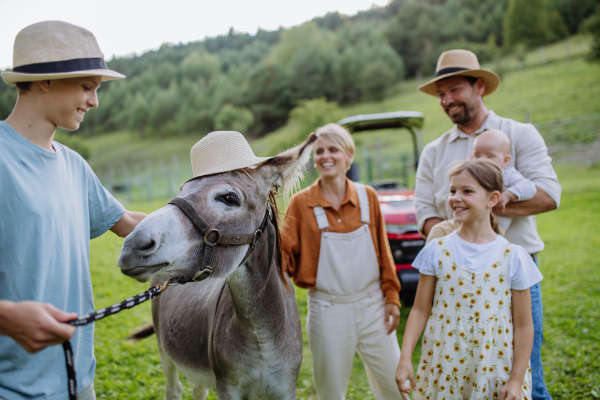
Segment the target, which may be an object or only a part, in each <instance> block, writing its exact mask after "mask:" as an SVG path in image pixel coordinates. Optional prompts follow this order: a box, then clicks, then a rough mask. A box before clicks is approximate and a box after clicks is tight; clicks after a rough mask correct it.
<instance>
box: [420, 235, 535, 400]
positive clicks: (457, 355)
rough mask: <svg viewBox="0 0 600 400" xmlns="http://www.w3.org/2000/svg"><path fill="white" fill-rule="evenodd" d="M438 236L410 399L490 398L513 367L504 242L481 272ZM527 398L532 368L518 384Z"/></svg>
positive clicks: (509, 248) (497, 393)
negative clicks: (430, 298)
mask: <svg viewBox="0 0 600 400" xmlns="http://www.w3.org/2000/svg"><path fill="white" fill-rule="evenodd" d="M444 240H445V238H442V239H439V240H438V251H439V267H438V268H439V271H438V274H437V284H436V288H435V296H434V299H433V307H432V310H431V313H430V315H429V319H428V321H427V326H426V327H425V331H424V334H423V347H422V350H421V362H420V364H419V367H418V368H417V371H416V374H415V379H416V382H417V390H416V391H414V392H413V399H426V400H451V399H469V400H475V399H477V400H492V399H498V398H499V396H500V390H501V389H502V386H504V384H506V382H507V381H508V378H509V377H510V374H511V372H512V360H513V325H512V307H511V298H512V294H511V288H510V278H509V277H507V275H508V263H509V259H510V253H511V251H512V248H513V245H512V244H510V243H507V245H506V246H505V247H503V251H501V252H499V254H497V255H496V256H495V257H494V259H493V260H491V262H490V265H489V267H488V268H486V269H485V270H484V271H483V272H480V273H472V272H470V271H467V270H465V269H462V268H461V267H460V266H459V265H457V264H456V263H455V262H454V259H453V257H452V254H450V252H449V251H448V247H447V246H445V245H444ZM522 396H523V399H524V400H528V399H531V369H530V368H529V367H528V368H527V372H526V374H525V380H524V384H523V389H522Z"/></svg>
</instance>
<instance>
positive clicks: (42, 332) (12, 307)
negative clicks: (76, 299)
mask: <svg viewBox="0 0 600 400" xmlns="http://www.w3.org/2000/svg"><path fill="white" fill-rule="evenodd" d="M75 318H77V314H75V313H67V312H64V311H61V310H59V309H57V308H55V307H54V306H52V305H51V304H47V303H36V302H33V301H22V302H18V303H15V302H12V301H8V300H2V301H0V335H4V336H9V337H11V338H12V339H13V340H14V341H15V342H17V343H18V344H19V345H21V346H22V347H23V348H24V349H25V350H27V351H28V352H29V353H37V352H38V351H40V350H43V349H45V348H46V347H48V346H52V345H55V344H60V343H63V342H64V341H65V340H69V339H71V337H72V336H73V334H74V333H75V330H76V329H77V328H76V327H74V326H71V325H69V324H65V323H64V322H66V321H70V320H72V319H75Z"/></svg>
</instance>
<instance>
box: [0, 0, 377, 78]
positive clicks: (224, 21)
mask: <svg viewBox="0 0 600 400" xmlns="http://www.w3.org/2000/svg"><path fill="white" fill-rule="evenodd" d="M387 3H388V0H302V1H289V0H215V1H207V0H198V1H191V0H189V1H182V0H162V1H154V0H146V1H142V0H103V1H72V0H0V5H1V9H2V11H1V13H0V70H1V69H6V68H11V67H12V49H13V43H14V39H15V36H16V35H17V33H18V32H19V31H20V30H21V29H23V28H24V27H26V26H27V25H30V24H33V23H35V22H39V21H44V20H61V21H66V22H70V23H73V24H75V25H79V26H82V27H84V28H87V29H89V30H90V31H92V32H93V33H94V35H95V36H96V38H97V39H98V43H99V44H100V48H101V49H102V51H103V52H104V55H105V58H106V60H110V59H111V58H112V57H113V55H117V56H123V55H129V54H133V53H137V54H141V53H143V52H144V51H146V50H152V49H157V48H158V47H159V46H160V45H161V44H162V43H164V42H170V43H180V42H183V43H188V42H193V41H196V40H202V39H204V38H205V37H214V36H217V35H221V34H226V33H227V32H228V31H229V28H230V27H233V28H234V29H235V30H236V31H238V32H248V33H250V34H254V33H256V31H257V29H258V28H262V29H265V30H275V29H278V28H279V27H280V26H283V27H286V28H287V27H292V26H295V25H299V24H301V23H302V22H305V21H308V20H310V19H312V18H313V17H316V16H322V15H325V14H326V13H327V12H330V11H332V12H333V11H339V12H340V13H342V14H346V15H353V14H356V12H357V11H359V10H367V9H369V8H370V7H371V6H372V5H378V6H382V5H385V4H387Z"/></svg>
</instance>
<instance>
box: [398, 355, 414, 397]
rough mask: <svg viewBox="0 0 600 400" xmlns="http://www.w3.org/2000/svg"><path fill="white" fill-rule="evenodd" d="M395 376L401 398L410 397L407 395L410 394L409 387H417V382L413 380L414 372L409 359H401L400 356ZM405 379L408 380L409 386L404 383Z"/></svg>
mask: <svg viewBox="0 0 600 400" xmlns="http://www.w3.org/2000/svg"><path fill="white" fill-rule="evenodd" d="M395 378H396V384H397V385H398V390H400V393H401V394H402V398H403V399H404V400H410V397H408V395H409V394H410V392H409V391H410V390H411V389H412V390H416V389H417V382H416V381H415V374H414V371H413V367H412V363H411V361H410V360H403V359H402V357H400V362H399V363H398V367H397V368H396V376H395ZM406 381H410V386H407V385H405V383H406Z"/></svg>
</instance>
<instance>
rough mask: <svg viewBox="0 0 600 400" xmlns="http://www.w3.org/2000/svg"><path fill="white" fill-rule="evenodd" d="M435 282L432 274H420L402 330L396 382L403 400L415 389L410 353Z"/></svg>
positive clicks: (431, 297) (417, 339)
mask: <svg viewBox="0 0 600 400" xmlns="http://www.w3.org/2000/svg"><path fill="white" fill-rule="evenodd" d="M436 282H437V279H436V277H435V276H434V275H425V274H420V276H419V285H418V286H417V294H416V296H415V303H414V305H413V308H412V311H411V312H410V315H409V316H408V321H407V323H406V330H405V331H404V338H403V339H402V351H401V352H400V361H399V362H398V367H397V368H396V384H397V385H398V389H399V390H400V392H401V393H402V397H403V398H404V399H405V400H408V392H409V390H410V389H413V390H416V389H417V383H416V381H415V374H414V371H413V366H412V353H413V351H414V350H415V346H416V345H417V342H418V341H419V337H421V333H423V329H425V325H426V324H427V319H428V318H429V313H430V312H431V304H432V303H433V296H434V293H435V284H436ZM407 380H409V381H410V386H409V387H407V386H405V385H404V383H405V382H406V381H407Z"/></svg>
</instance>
